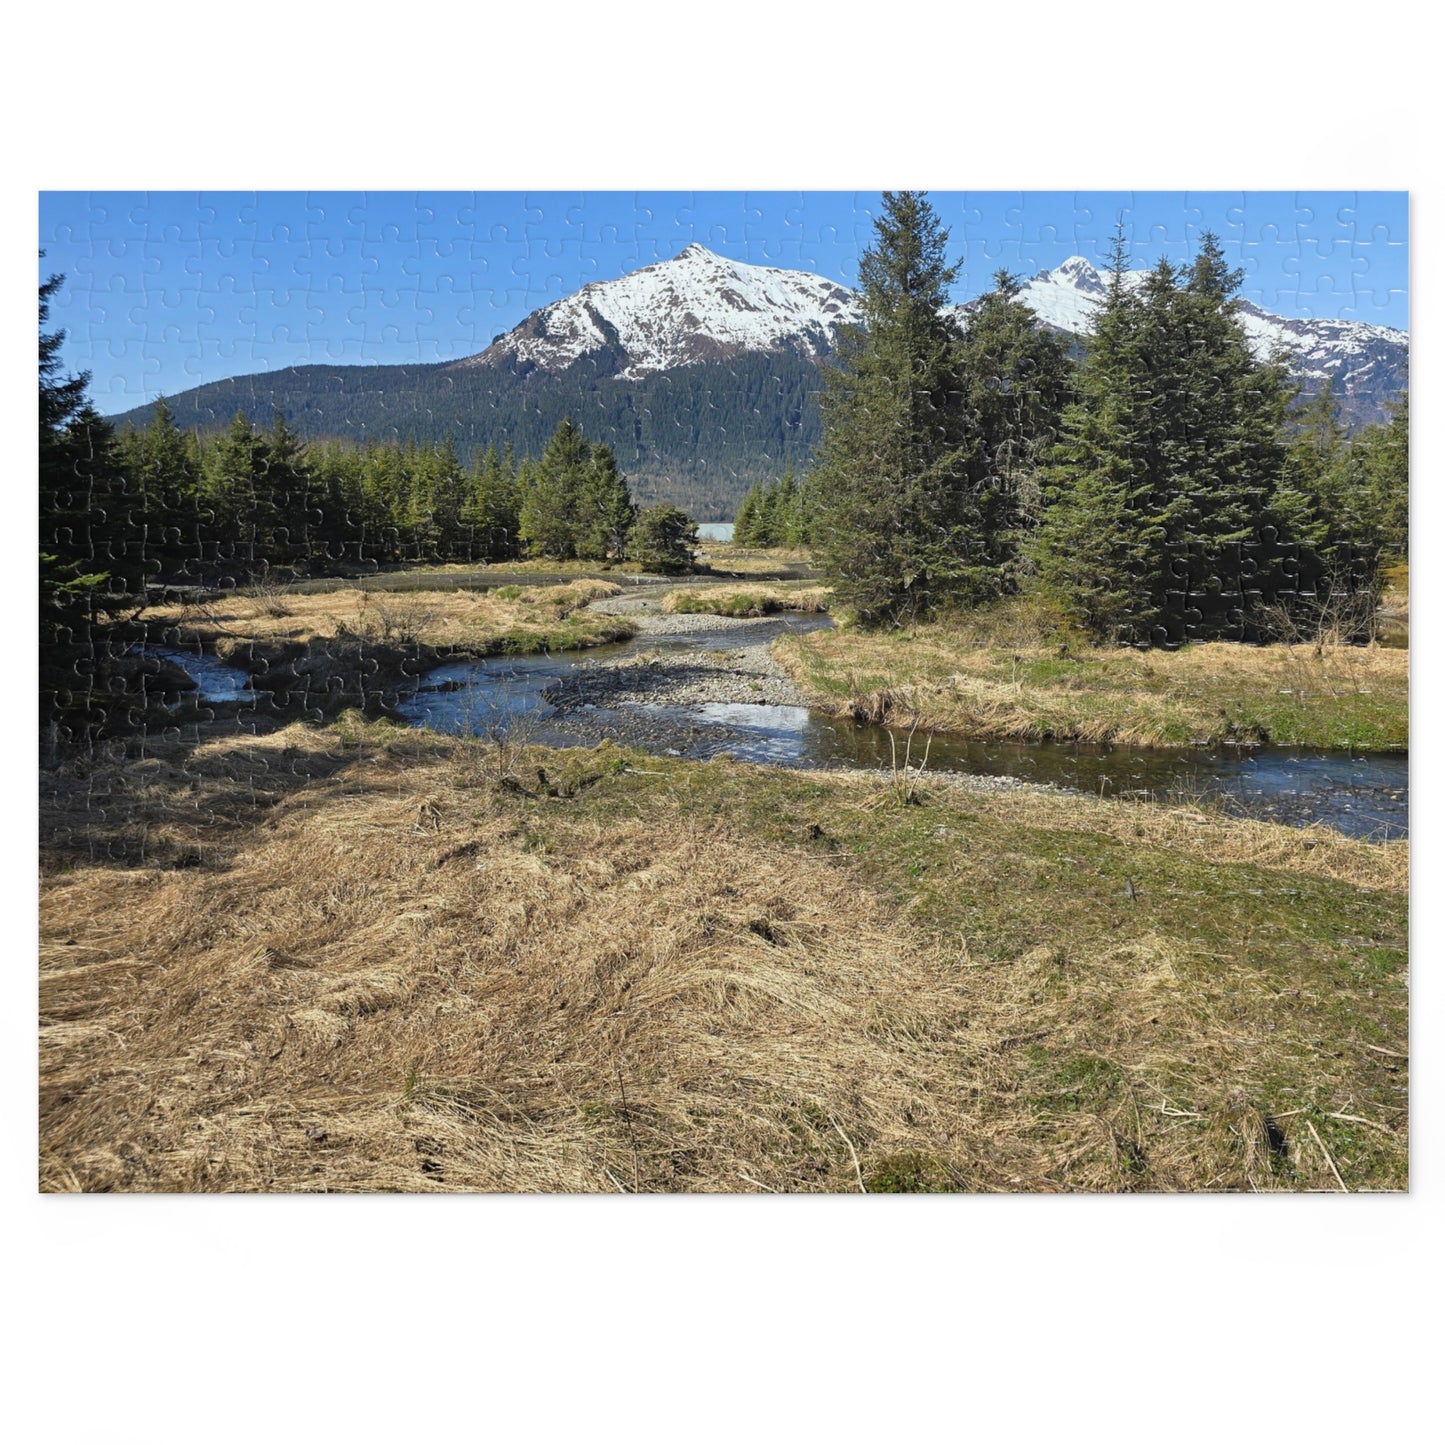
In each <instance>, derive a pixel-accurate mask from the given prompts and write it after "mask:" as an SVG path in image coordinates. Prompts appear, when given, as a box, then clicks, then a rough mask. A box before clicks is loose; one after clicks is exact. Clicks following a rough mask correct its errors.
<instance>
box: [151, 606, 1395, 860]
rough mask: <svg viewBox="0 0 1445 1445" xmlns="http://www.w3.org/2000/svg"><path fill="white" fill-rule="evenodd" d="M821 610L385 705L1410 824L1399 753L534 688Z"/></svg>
mask: <svg viewBox="0 0 1445 1445" xmlns="http://www.w3.org/2000/svg"><path fill="white" fill-rule="evenodd" d="M827 625H828V619H827V618H826V617H806V616H804V617H790V618H786V619H770V620H769V621H767V622H754V623H751V624H744V625H740V626H738V627H736V628H721V629H717V630H713V631H709V632H679V633H675V634H671V635H644V636H641V637H638V638H635V639H634V640H633V641H631V642H627V643H622V644H619V645H617V646H613V647H603V648H593V649H590V650H589V651H587V652H585V653H580V654H579V653H568V654H560V655H552V656H544V657H520V658H489V659H486V660H484V661H478V662H459V663H451V664H448V665H446V666H443V667H438V668H435V669H434V670H433V671H431V672H430V673H428V674H427V675H426V676H425V677H424V678H423V679H422V681H421V684H420V685H419V686H418V687H417V688H416V690H415V691H414V692H412V693H411V694H410V695H408V696H406V697H403V698H402V699H401V700H400V701H399V702H398V704H397V708H396V711H397V712H398V713H399V714H400V715H401V716H403V717H404V718H406V719H407V720H408V721H409V722H410V723H411V724H412V726H414V727H429V728H434V729H436V730H437V731H441V732H450V733H474V734H483V735H485V734H488V733H496V732H507V731H513V730H516V729H519V728H520V729H522V730H524V731H525V732H526V735H527V737H528V738H530V739H531V740H532V741H534V742H536V743H539V744H544V745H549V746H554V747H575V746H585V747H590V746H592V745H593V744H595V743H597V742H599V741H601V740H602V739H604V738H611V739H613V740H614V741H616V742H619V743H622V744H624V745H626V746H630V747H640V748H645V749H647V750H648V751H651V752H657V753H664V754H670V755H672V756H676V757H688V758H698V759H707V758H713V757H717V756H719V755H721V754H727V755H729V756H731V757H734V758H737V759H739V760H741V761H745V762H756V763H773V764H780V765H783V766H787V767H801V768H829V767H834V768H836V767H862V768H873V769H877V768H884V769H886V768H890V767H892V766H893V765H894V763H895V761H896V762H897V763H898V764H902V763H903V762H904V760H905V757H911V761H912V762H913V763H914V764H915V765H917V764H918V763H920V762H921V761H922V759H923V753H924V748H925V747H927V749H928V751H927V768H928V771H930V772H940V773H942V772H959V773H971V774H982V775H986V776H991V777H999V778H1004V777H1008V778H1017V779H1019V780H1020V781H1023V782H1029V783H1047V784H1052V785H1054V786H1056V787H1064V788H1072V789H1077V790H1079V791H1082V792H1087V793H1092V794H1095V795H1102V796H1105V797H1117V796H1133V797H1140V798H1151V799H1156V800H1159V801H1174V802H1179V801H1185V802H1189V801H1200V802H1205V801H1207V802H1210V803H1213V804H1214V805H1216V806H1219V807H1222V808H1224V809H1226V810H1228V811H1232V812H1236V813H1239V814H1242V815H1246V816H1249V817H1255V818H1263V819H1268V820H1270V821H1273V822H1279V823H1287V824H1291V825H1295V826H1303V825H1306V824H1310V823H1325V824H1328V825H1329V826H1331V827H1333V828H1337V829H1339V830H1340V831H1341V832H1343V833H1348V834H1351V835H1353V836H1356V837H1373V838H1387V837H1389V838H1398V837H1404V836H1406V835H1407V834H1408V831H1409V760H1408V758H1407V757H1406V756H1405V755H1404V754H1399V753H1384V754H1381V753H1373V754H1352V753H1345V752H1334V751H1325V750H1320V749H1305V748H1276V747H1265V748H1248V749H1246V748H1221V749H1212V750H1205V749H1192V748H1177V749H1141V748H1087V747H1079V746H1073V745H1067V744H1057V743H978V742H971V741H968V740H966V739H959V738H950V737H947V736H944V735H938V736H935V737H934V738H933V739H932V741H931V742H927V741H926V740H925V739H924V738H923V737H921V736H919V737H915V738H913V740H912V743H911V754H909V752H908V749H909V746H910V745H909V743H908V740H907V738H906V736H905V735H904V734H902V733H899V732H890V731H889V729H887V728H883V727H872V726H860V725H858V724H855V723H853V722H851V721H849V720H847V719H839V718H831V717H827V716H825V715H824V714H822V713H816V712H812V711H810V710H809V709H807V708H803V707H776V706H765V705H762V704H757V703H740V702H710V703H697V704H692V705H687V706H678V705H665V704H645V703H623V704H619V705H617V706H614V707H602V706H596V707H584V708H581V709H578V710H566V711H558V710H557V709H556V708H554V707H553V706H552V705H551V703H549V702H548V701H547V699H546V698H545V697H544V696H543V694H544V693H545V692H546V691H547V690H548V689H549V688H551V687H554V686H555V685H556V684H558V683H559V682H562V681H565V680H566V679H568V678H569V677H570V676H572V675H573V674H574V673H575V670H576V669H577V668H578V667H579V666H587V665H590V664H595V663H598V662H605V661H608V660H611V659H618V658H627V657H634V656H637V655H638V654H641V653H644V652H647V653H655V654H663V655H665V654H667V653H669V652H682V651H687V652H695V651H699V650H726V649H731V648H738V647H749V646H757V645H759V644H761V643H765V642H770V641H771V640H772V639H773V638H775V637H777V636H778V635H779V634H780V633H782V632H784V631H811V630H812V629H814V628H816V627H825V626H827ZM162 655H164V656H165V657H167V659H168V660H170V661H173V662H176V663H178V664H179V665H180V666H182V667H184V668H185V669H186V670H187V671H188V672H189V673H190V674H191V675H192V676H193V677H194V678H195V679H196V681H197V682H198V684H200V690H199V696H200V698H201V699H202V700H205V701H215V702H221V701H236V700H238V699H241V698H244V697H246V696H248V695H249V694H248V693H247V692H246V691H245V687H244V684H245V674H244V673H242V672H240V671H239V670H238V669H236V668H231V667H226V666H225V665H224V664H222V663H219V662H217V661H216V659H215V658H209V657H198V656H197V655H196V654H193V653H180V652H167V653H164V654H162Z"/></svg>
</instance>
